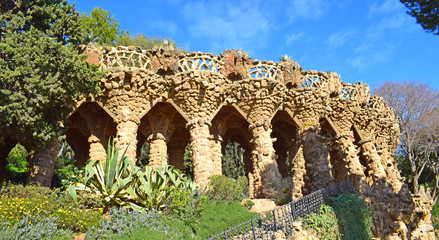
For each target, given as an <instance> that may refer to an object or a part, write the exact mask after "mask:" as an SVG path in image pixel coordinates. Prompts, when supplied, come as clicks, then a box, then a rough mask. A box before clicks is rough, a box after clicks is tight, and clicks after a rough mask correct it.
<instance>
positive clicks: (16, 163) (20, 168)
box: [6, 143, 29, 183]
mask: <svg viewBox="0 0 439 240" xmlns="http://www.w3.org/2000/svg"><path fill="white" fill-rule="evenodd" d="M28 155H29V154H28V152H27V151H26V149H25V148H24V147H23V146H22V145H20V144H19V143H18V144H17V145H15V147H14V148H12V150H11V152H10V153H9V155H8V157H7V158H6V161H7V162H8V164H7V165H6V172H7V173H8V175H9V179H10V180H12V181H13V182H21V183H23V182H25V180H26V173H27V172H28V171H29V168H28V165H29V163H28V162H27V161H26V159H27V156H28Z"/></svg>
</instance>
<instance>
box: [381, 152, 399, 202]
mask: <svg viewBox="0 0 439 240" xmlns="http://www.w3.org/2000/svg"><path fill="white" fill-rule="evenodd" d="M381 159H382V162H383V165H384V170H385V171H386V175H387V182H388V183H389V184H390V186H392V190H393V192H394V193H398V192H399V191H400V189H401V187H402V185H403V182H404V181H403V180H402V178H401V175H400V174H399V171H398V168H397V167H396V163H395V159H394V158H393V153H391V152H390V151H389V148H388V147H383V148H382V150H381Z"/></svg>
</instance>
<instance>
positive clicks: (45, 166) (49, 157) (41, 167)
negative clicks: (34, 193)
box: [27, 140, 59, 187]
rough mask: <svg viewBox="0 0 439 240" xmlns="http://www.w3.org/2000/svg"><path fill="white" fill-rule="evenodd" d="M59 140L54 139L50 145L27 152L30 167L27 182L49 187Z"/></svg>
mask: <svg viewBox="0 0 439 240" xmlns="http://www.w3.org/2000/svg"><path fill="white" fill-rule="evenodd" d="M58 146H59V141H58V140H54V141H53V142H52V144H51V146H50V147H48V148H46V149H41V150H39V149H38V150H31V152H30V154H29V158H30V168H29V173H28V176H27V182H28V183H29V184H35V185H38V186H46V187H50V185H51V182H52V177H53V174H54V172H55V163H56V155H57V152H58Z"/></svg>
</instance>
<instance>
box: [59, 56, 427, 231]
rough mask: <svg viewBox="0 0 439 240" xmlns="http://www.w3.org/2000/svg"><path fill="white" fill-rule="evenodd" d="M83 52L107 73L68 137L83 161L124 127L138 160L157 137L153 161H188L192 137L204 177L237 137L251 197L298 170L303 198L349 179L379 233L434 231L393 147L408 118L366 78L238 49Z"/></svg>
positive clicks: (297, 190)
mask: <svg viewBox="0 0 439 240" xmlns="http://www.w3.org/2000/svg"><path fill="white" fill-rule="evenodd" d="M85 52H87V53H88V54H89V55H90V57H89V59H93V61H95V62H96V61H98V62H99V64H101V66H102V68H103V69H105V70H107V77H106V78H105V79H102V80H101V88H102V92H101V94H100V95H99V96H97V97H95V98H88V99H84V100H83V101H81V102H78V103H77V106H76V110H75V111H74V112H73V113H72V115H71V116H70V118H69V119H68V124H69V127H70V128H69V132H68V134H67V138H68V141H69V143H70V145H71V146H72V147H73V148H74V150H75V153H76V156H77V157H78V158H80V159H78V160H79V161H80V162H85V160H86V159H87V158H88V157H93V158H97V159H100V160H103V159H105V151H103V149H105V146H106V144H107V142H108V139H109V137H115V138H116V143H117V145H118V146H120V147H123V148H125V147H127V146H128V151H127V154H128V156H129V157H130V159H132V160H133V161H136V159H137V157H138V156H139V154H140V148H141V147H142V145H143V143H144V142H145V141H148V142H149V143H150V147H151V149H150V158H151V159H150V163H151V165H159V164H162V163H169V164H173V165H175V166H176V167H177V168H182V167H183V163H182V161H183V159H182V155H183V153H184V148H185V147H186V145H187V144H188V143H189V144H190V146H191V148H192V159H193V169H194V178H195V181H196V183H197V186H199V187H201V186H206V185H207V184H208V181H209V177H210V176H212V175H218V174H222V172H221V171H222V170H221V157H222V153H221V151H223V149H224V146H225V144H226V143H227V141H229V140H233V141H238V142H239V143H240V145H241V146H243V148H245V149H246V150H247V151H246V156H245V157H244V158H245V162H246V165H245V171H246V174H247V176H248V177H249V182H250V183H249V184H250V194H251V197H252V198H273V197H275V196H276V195H277V193H278V192H279V191H280V190H281V189H280V188H281V182H282V179H283V178H289V179H292V181H293V183H292V185H293V193H292V198H293V199H297V198H300V197H302V196H303V195H306V194H309V193H311V192H313V191H316V190H319V189H322V188H324V187H326V186H328V185H330V184H333V183H338V182H342V181H344V180H350V181H351V182H352V183H353V184H354V185H355V187H356V189H357V191H358V193H359V194H360V196H361V197H362V198H363V199H365V200H366V201H367V202H368V203H369V205H370V206H371V211H372V213H373V220H374V228H373V231H374V234H375V236H376V237H377V238H381V239H386V238H392V239H409V238H412V237H417V236H421V235H422V234H424V235H422V236H421V237H426V236H427V235H431V234H432V232H431V223H430V222H429V218H430V215H429V210H430V208H431V199H429V197H428V194H423V195H419V196H413V195H411V194H410V192H409V191H408V189H407V187H406V186H405V185H403V179H402V178H401V176H400V173H399V172H398V170H397V167H396V162H395V160H394V159H393V156H392V153H393V152H394V150H395V148H396V146H397V143H398V135H399V127H398V126H399V125H398V122H397V120H396V118H395V117H394V114H393V112H392V110H391V109H390V108H389V107H388V106H387V104H386V103H385V101H384V100H383V99H382V98H380V97H377V96H373V95H370V90H369V87H368V86H367V85H365V84H348V83H344V82H342V81H341V79H340V76H339V75H338V74H336V73H334V72H328V73H327V72H318V71H313V70H304V69H302V68H301V67H300V66H299V65H298V64H297V63H296V62H291V61H283V62H279V63H275V62H272V61H258V60H253V59H252V58H251V57H249V56H248V55H247V53H245V52H242V51H240V50H239V51H234V50H230V51H224V52H223V53H222V54H221V55H220V56H216V55H213V54H206V53H200V52H197V53H195V52H192V53H186V54H184V53H179V51H178V50H176V49H173V48H161V47H157V48H154V49H152V50H142V49H140V48H136V47H105V48H101V47H96V49H94V50H88V51H85ZM84 146H85V147H84Z"/></svg>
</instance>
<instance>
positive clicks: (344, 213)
mask: <svg viewBox="0 0 439 240" xmlns="http://www.w3.org/2000/svg"><path fill="white" fill-rule="evenodd" d="M331 206H332V207H333V209H334V212H335V214H336V215H337V219H338V226H339V229H340V232H341V233H342V235H343V239H345V240H361V239H365V240H366V239H367V240H368V239H371V238H372V231H371V226H372V220H371V218H370V216H369V207H368V206H367V204H366V202H364V201H363V200H362V199H360V198H359V197H358V196H357V195H355V194H340V195H338V196H337V197H333V198H331Z"/></svg>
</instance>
